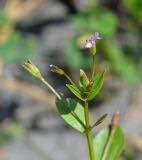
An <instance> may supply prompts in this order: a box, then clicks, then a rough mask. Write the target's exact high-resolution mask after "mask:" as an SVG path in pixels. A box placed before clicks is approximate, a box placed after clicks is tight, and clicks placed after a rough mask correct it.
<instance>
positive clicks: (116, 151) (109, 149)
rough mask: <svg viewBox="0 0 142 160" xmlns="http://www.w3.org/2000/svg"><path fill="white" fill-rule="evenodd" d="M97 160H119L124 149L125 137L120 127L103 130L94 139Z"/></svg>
mask: <svg viewBox="0 0 142 160" xmlns="http://www.w3.org/2000/svg"><path fill="white" fill-rule="evenodd" d="M94 146H95V159H96V160H117V159H118V157H119V155H120V153H121V151H122V150H123V148H124V135H123V132H122V129H121V128H120V126H118V125H116V126H114V128H112V126H109V127H107V128H105V129H102V130H101V131H100V132H99V133H98V135H97V136H96V138H95V139H94Z"/></svg>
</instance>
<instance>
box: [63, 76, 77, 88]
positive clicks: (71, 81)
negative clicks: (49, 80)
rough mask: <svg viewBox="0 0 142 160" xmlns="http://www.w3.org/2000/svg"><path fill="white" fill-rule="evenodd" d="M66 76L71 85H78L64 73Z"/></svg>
mask: <svg viewBox="0 0 142 160" xmlns="http://www.w3.org/2000/svg"><path fill="white" fill-rule="evenodd" d="M64 76H65V77H66V78H67V80H68V81H69V82H70V83H71V84H73V85H75V86H76V84H75V83H74V82H73V80H72V79H71V78H70V76H69V75H67V74H66V73H64Z"/></svg>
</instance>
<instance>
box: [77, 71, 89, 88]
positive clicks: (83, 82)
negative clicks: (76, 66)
mask: <svg viewBox="0 0 142 160" xmlns="http://www.w3.org/2000/svg"><path fill="white" fill-rule="evenodd" d="M79 83H80V87H82V88H84V89H85V88H87V87H88V86H89V79H88V77H87V75H86V73H85V72H84V71H83V70H82V69H80V80H79Z"/></svg>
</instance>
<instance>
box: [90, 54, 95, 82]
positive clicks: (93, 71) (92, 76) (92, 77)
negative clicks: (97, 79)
mask: <svg viewBox="0 0 142 160" xmlns="http://www.w3.org/2000/svg"><path fill="white" fill-rule="evenodd" d="M94 73H95V56H93V66H92V72H91V81H93V79H94Z"/></svg>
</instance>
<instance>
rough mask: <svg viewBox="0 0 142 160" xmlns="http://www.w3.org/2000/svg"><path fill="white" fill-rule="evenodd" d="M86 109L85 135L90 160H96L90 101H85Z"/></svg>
mask: <svg viewBox="0 0 142 160" xmlns="http://www.w3.org/2000/svg"><path fill="white" fill-rule="evenodd" d="M84 107H85V108H84V112H85V122H86V129H85V134H86V138H87V143H88V150H89V157H90V160H95V152H94V143H93V134H92V130H91V126H90V120H89V110H88V101H87V100H86V101H85V106H84Z"/></svg>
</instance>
